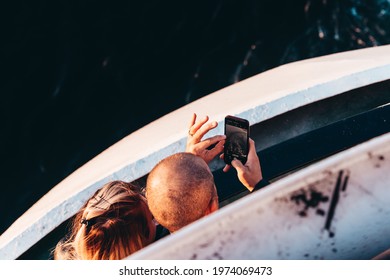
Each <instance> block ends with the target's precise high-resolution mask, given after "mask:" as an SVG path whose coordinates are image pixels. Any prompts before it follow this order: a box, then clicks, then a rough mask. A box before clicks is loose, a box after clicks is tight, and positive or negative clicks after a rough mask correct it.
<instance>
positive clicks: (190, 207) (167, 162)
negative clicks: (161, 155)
mask: <svg viewBox="0 0 390 280" xmlns="http://www.w3.org/2000/svg"><path fill="white" fill-rule="evenodd" d="M146 197H147V201H148V205H149V208H150V210H151V212H152V214H153V215H154V218H155V219H156V220H157V221H158V222H159V223H160V224H161V225H162V226H164V227H165V228H166V229H168V230H169V231H170V232H173V231H176V230H178V229H180V228H182V227H184V226H186V225H188V224H190V223H192V222H194V221H196V220H198V219H200V218H202V217H203V216H205V215H207V214H208V213H210V212H212V211H214V210H216V209H217V208H218V197H217V191H216V189H215V185H214V178H213V175H212V173H211V171H210V169H209V167H208V165H207V164H206V162H205V161H204V160H203V159H201V158H200V157H198V156H195V155H193V154H191V153H177V154H174V155H171V156H169V157H167V158H165V159H163V160H162V161H160V162H159V163H158V164H157V165H156V166H155V167H154V168H153V169H152V171H151V172H150V173H149V176H148V179H147V183H146Z"/></svg>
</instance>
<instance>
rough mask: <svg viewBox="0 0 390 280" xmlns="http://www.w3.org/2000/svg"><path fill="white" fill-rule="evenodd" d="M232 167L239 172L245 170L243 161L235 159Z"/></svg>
mask: <svg viewBox="0 0 390 280" xmlns="http://www.w3.org/2000/svg"><path fill="white" fill-rule="evenodd" d="M232 166H233V167H234V168H235V169H236V170H237V171H238V170H243V168H244V165H243V164H242V162H241V161H239V160H238V159H233V160H232Z"/></svg>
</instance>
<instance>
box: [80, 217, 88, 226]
mask: <svg viewBox="0 0 390 280" xmlns="http://www.w3.org/2000/svg"><path fill="white" fill-rule="evenodd" d="M80 224H82V225H85V226H88V225H89V221H88V220H87V219H85V218H82V219H81V221H80Z"/></svg>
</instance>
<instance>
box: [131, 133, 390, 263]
mask: <svg viewBox="0 0 390 280" xmlns="http://www.w3.org/2000/svg"><path fill="white" fill-rule="evenodd" d="M389 170H390V133H388V134H387V135H382V136H380V137H377V138H374V139H372V140H370V141H368V142H366V143H364V144H360V145H358V146H355V147H353V148H351V149H349V150H346V151H344V152H342V153H339V154H337V155H335V156H332V157H329V158H327V159H325V160H323V161H321V162H318V163H316V164H313V165H312V166H310V167H308V168H306V169H303V170H301V171H298V172H297V173H294V174H292V175H290V176H288V177H285V178H284V179H281V180H279V181H277V182H275V183H274V184H271V185H269V186H267V187H265V188H263V189H261V190H259V191H257V192H255V193H253V194H249V195H247V196H245V197H243V198H241V199H240V200H238V201H236V202H234V203H232V204H229V205H227V206H225V207H224V208H222V209H220V210H218V211H217V212H214V213H213V214H211V215H209V216H206V217H205V218H203V219H201V220H199V221H197V222H195V223H193V224H191V225H189V226H187V227H185V228H183V229H182V230H180V231H178V232H176V233H175V234H173V235H170V236H168V237H165V238H163V239H161V240H159V241H157V242H155V243H154V244H152V245H149V246H148V247H146V248H144V249H143V250H141V251H138V252H137V253H135V254H133V255H132V256H130V257H129V258H128V259H202V260H204V259H350V260H351V259H352V260H355V259H371V258H372V257H374V256H376V255H377V254H378V253H379V252H382V251H384V250H385V249H388V248H390V238H389V236H390V185H389V182H390V172H389ZM340 171H342V172H343V173H342V176H340V179H341V180H340V184H339V187H340V188H339V189H336V185H337V181H338V177H339V174H341V173H340ZM346 178H348V180H347V181H345V182H346V188H345V190H343V182H344V180H345V179H346ZM336 190H338V191H337V192H336ZM314 191H315V192H316V193H317V195H318V197H320V198H324V199H323V200H321V199H318V200H316V199H314V198H315V196H311V195H310V194H311V193H313V192H314ZM335 192H336V193H337V194H338V195H339V196H338V199H337V200H335V199H334V198H333V197H334V193H335ZM319 194H320V195H319ZM300 195H304V196H305V197H306V199H307V200H308V201H311V202H314V201H317V202H318V204H315V203H313V204H312V207H308V208H307V209H306V208H305V206H306V205H309V204H308V203H303V200H299V203H298V204H297V203H296V201H297V199H296V198H297V197H299V196H300ZM301 197H302V196H301ZM293 198H295V199H293ZM325 198H327V200H326V199H325ZM332 201H333V202H332ZM333 203H335V204H334V205H335V207H334V208H333V209H334V212H333V213H334V214H333V215H332V214H331V212H332V211H331V209H332V206H331V205H332V204H333ZM305 209H306V210H305ZM302 211H304V213H305V215H302V214H300V213H302ZM329 215H331V216H329ZM330 217H332V218H331V219H330ZM327 221H329V226H327Z"/></svg>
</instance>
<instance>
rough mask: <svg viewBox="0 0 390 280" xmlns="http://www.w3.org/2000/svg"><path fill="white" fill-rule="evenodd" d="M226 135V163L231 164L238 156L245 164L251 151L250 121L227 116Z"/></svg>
mask: <svg viewBox="0 0 390 280" xmlns="http://www.w3.org/2000/svg"><path fill="white" fill-rule="evenodd" d="M225 135H226V140H225V148H224V160H225V163H226V164H231V162H232V160H233V159H235V158H236V159H238V160H240V161H241V162H242V164H245V163H246V161H247V159H248V152H249V121H248V120H246V119H242V118H238V117H234V116H230V115H228V116H226V117H225Z"/></svg>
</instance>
